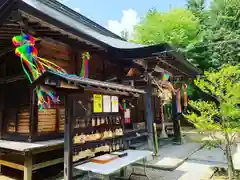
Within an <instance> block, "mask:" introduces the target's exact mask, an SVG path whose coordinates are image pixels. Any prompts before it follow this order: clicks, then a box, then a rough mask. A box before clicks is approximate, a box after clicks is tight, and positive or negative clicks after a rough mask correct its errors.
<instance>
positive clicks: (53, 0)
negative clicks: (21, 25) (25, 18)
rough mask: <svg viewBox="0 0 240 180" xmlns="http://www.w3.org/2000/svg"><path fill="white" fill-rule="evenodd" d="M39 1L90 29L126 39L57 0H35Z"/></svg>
mask: <svg viewBox="0 0 240 180" xmlns="http://www.w3.org/2000/svg"><path fill="white" fill-rule="evenodd" d="M37 1H40V2H41V3H43V4H45V5H47V6H49V7H51V8H54V9H55V10H57V11H59V12H61V13H63V14H65V15H67V16H68V17H70V18H72V19H74V20H76V21H78V22H80V23H82V24H84V25H85V26H87V27H89V28H90V29H92V30H94V31H97V32H99V33H101V34H103V35H105V36H110V37H112V38H117V39H120V40H123V41H126V40H125V39H124V38H122V37H120V36H119V35H117V34H115V33H113V32H111V31H110V30H108V29H106V28H104V27H103V26H101V25H100V24H98V23H96V22H94V21H92V20H91V19H89V18H87V17H86V16H84V15H82V14H80V13H78V12H76V11H74V10H73V9H71V8H69V7H67V6H66V5H64V4H62V3H61V2H59V1H57V0H37Z"/></svg>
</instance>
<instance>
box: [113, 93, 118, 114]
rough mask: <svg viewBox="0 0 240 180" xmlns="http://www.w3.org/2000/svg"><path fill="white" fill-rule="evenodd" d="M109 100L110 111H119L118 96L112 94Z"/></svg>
mask: <svg viewBox="0 0 240 180" xmlns="http://www.w3.org/2000/svg"><path fill="white" fill-rule="evenodd" d="M111 101H112V112H119V107H118V97H117V96H112V98H111Z"/></svg>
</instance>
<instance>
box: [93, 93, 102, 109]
mask: <svg viewBox="0 0 240 180" xmlns="http://www.w3.org/2000/svg"><path fill="white" fill-rule="evenodd" d="M102 104H103V102H102V95H101V94H94V95H93V112H94V113H100V112H102V111H103V108H102Z"/></svg>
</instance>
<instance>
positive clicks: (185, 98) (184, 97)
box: [183, 84, 188, 107]
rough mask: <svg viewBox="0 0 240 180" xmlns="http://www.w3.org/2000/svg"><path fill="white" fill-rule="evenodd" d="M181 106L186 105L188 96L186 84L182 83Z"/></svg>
mask: <svg viewBox="0 0 240 180" xmlns="http://www.w3.org/2000/svg"><path fill="white" fill-rule="evenodd" d="M183 102H184V103H183V106H184V107H187V105H188V96H187V84H184V85H183Z"/></svg>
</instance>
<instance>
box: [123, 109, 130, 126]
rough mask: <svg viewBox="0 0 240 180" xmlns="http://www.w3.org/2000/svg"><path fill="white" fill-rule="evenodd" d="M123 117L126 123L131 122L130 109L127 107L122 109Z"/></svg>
mask: <svg viewBox="0 0 240 180" xmlns="http://www.w3.org/2000/svg"><path fill="white" fill-rule="evenodd" d="M124 119H125V123H126V124H129V123H131V111H130V109H128V108H127V109H125V111H124Z"/></svg>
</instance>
